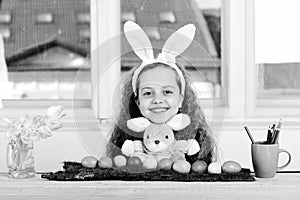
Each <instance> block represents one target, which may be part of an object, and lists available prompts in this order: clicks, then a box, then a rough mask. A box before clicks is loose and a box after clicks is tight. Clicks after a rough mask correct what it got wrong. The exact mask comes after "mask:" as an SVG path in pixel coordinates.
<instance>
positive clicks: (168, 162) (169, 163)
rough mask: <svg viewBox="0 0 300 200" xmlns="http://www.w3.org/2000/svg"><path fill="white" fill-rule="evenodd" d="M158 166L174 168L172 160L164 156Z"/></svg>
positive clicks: (159, 167)
mask: <svg viewBox="0 0 300 200" xmlns="http://www.w3.org/2000/svg"><path fill="white" fill-rule="evenodd" d="M157 168H158V169H165V170H170V169H171V168H172V161H171V160H170V159H168V158H163V159H161V160H160V161H159V162H158V164H157Z"/></svg>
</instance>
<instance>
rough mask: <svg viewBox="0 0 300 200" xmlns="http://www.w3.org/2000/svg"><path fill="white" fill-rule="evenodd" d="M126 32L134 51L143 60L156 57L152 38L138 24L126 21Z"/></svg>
mask: <svg viewBox="0 0 300 200" xmlns="http://www.w3.org/2000/svg"><path fill="white" fill-rule="evenodd" d="M124 32H125V36H126V39H127V40H128V42H129V44H130V45H131V47H132V49H133V51H134V52H135V54H136V55H137V56H138V57H139V58H140V59H142V60H143V61H147V60H153V59H154V54H153V49H152V45H151V42H150V39H149V37H148V36H147V34H146V33H145V32H144V31H143V29H142V28H141V27H140V26H139V25H138V24H136V23H134V22H132V21H127V22H125V24H124Z"/></svg>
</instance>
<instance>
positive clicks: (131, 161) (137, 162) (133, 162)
mask: <svg viewBox="0 0 300 200" xmlns="http://www.w3.org/2000/svg"><path fill="white" fill-rule="evenodd" d="M142 164H143V163H142V161H141V159H140V158H139V157H136V156H133V157H130V158H129V159H128V161H127V166H142Z"/></svg>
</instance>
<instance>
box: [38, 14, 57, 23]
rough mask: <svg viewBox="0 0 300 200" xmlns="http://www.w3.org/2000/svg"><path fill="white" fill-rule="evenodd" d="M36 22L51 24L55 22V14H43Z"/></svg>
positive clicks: (39, 15)
mask: <svg viewBox="0 0 300 200" xmlns="http://www.w3.org/2000/svg"><path fill="white" fill-rule="evenodd" d="M36 22H37V23H39V24H49V23H52V22H53V14H51V13H41V14H38V15H37V17H36Z"/></svg>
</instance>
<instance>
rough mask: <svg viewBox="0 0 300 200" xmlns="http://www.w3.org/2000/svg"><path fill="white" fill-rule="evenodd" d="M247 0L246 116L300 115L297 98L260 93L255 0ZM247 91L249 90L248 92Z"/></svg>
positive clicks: (276, 116)
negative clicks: (271, 97) (270, 97)
mask: <svg viewBox="0 0 300 200" xmlns="http://www.w3.org/2000/svg"><path fill="white" fill-rule="evenodd" d="M244 1H245V5H246V8H247V9H246V10H245V17H246V18H245V22H246V23H245V24H246V26H245V30H246V31H245V36H246V37H245V44H246V45H245V53H246V57H245V63H246V65H245V73H246V74H247V76H246V79H245V80H246V88H245V100H246V116H247V117H250V118H254V117H273V118H278V117H287V118H294V117H300V114H299V112H297V110H299V109H300V103H299V100H297V99H275V98H274V99H263V98H261V97H259V96H258V94H259V91H258V90H259V85H258V84H259V83H258V78H259V64H255V26H254V25H255V10H254V9H255V0H251V1H247V0H244ZM246 91H247V92H246Z"/></svg>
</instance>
